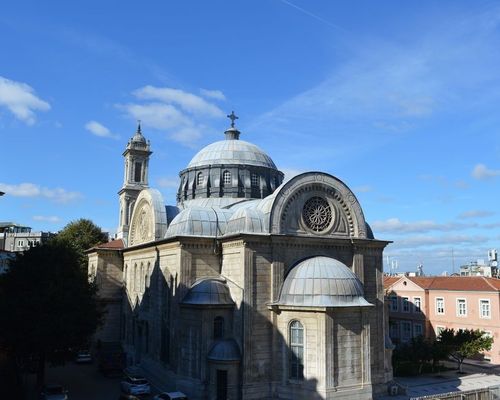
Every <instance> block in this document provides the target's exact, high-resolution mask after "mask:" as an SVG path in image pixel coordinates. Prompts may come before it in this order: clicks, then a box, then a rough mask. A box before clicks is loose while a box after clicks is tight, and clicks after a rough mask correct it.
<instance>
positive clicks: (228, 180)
mask: <svg viewBox="0 0 500 400" xmlns="http://www.w3.org/2000/svg"><path fill="white" fill-rule="evenodd" d="M222 182H224V185H230V184H231V172H229V171H224V173H223V174H222Z"/></svg>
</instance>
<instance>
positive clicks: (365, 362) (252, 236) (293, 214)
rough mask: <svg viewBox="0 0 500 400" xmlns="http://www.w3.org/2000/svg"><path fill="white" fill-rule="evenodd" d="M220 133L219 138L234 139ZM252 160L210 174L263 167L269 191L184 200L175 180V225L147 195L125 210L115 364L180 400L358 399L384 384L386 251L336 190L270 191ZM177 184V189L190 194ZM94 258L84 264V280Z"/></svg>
mask: <svg viewBox="0 0 500 400" xmlns="http://www.w3.org/2000/svg"><path fill="white" fill-rule="evenodd" d="M228 131H230V132H229V134H228V133H227V132H226V140H233V141H237V140H238V139H239V132H238V134H237V135H236V134H234V131H235V129H234V128H232V131H231V129H230V130H228ZM231 145H232V144H231ZM252 146H253V145H252ZM209 147H210V146H207V149H208V148H209ZM223 147H224V146H223V144H220V145H217V146H212V147H211V148H210V149H209V150H210V151H209V152H208V151H207V152H205V153H204V150H202V151H201V152H200V153H198V155H196V156H195V158H194V159H193V161H192V164H194V167H193V168H197V169H196V171H198V170H199V171H214V170H215V169H216V168H213V167H212V166H213V160H211V159H210V157H213V158H214V159H218V160H225V159H224V157H226V158H227V157H228V153H223V154H213V153H214V148H219V149H220V148H223ZM235 148H237V147H235ZM248 149H250V147H248V146H245V151H247V150H248ZM252 151H254V150H252ZM255 151H256V154H250V155H248V154H247V155H245V157H247V156H248V158H249V159H250V160H263V161H262V162H266V163H267V164H266V166H265V167H264V166H255V165H252V164H251V163H252V161H249V163H250V164H249V166H248V165H247V166H245V164H244V162H246V161H244V162H242V161H241V160H242V158H241V157H235V159H234V160H225V164H221V165H222V166H221V171H222V170H225V169H230V168H237V170H238V171H246V170H248V171H252V170H253V168H264V169H265V168H267V171H268V174H267V175H266V176H268V177H276V179H277V180H278V182H277V183H279V184H280V186H279V187H276V186H275V185H274V183H272V182H273V180H272V179H271V180H269V182H267V181H265V180H264V181H265V182H266V184H265V185H264V186H265V190H267V192H265V193H264V191H262V190H259V191H258V192H255V193H253V192H252V191H251V190H250V191H248V192H245V191H244V190H240V188H239V186H238V185H237V184H236V183H235V187H236V188H237V190H236V192H234V193H233V192H231V191H229V192H221V191H220V190H216V191H215V193H214V192H212V191H209V190H205V191H204V192H203V195H200V192H196V190H198V189H196V188H195V189H194V190H195V191H194V192H191V193H195V194H194V195H189V196H188V197H183V193H184V192H183V190H184V189H183V188H184V186H183V184H182V180H181V187H180V192H179V193H180V197H181V198H179V199H178V205H177V208H176V210H177V211H176V212H174V213H173V214H175V213H178V214H177V216H175V215H172V208H170V211H168V210H169V209H168V208H167V209H166V208H165V206H164V203H163V202H162V200H161V195H160V194H159V192H156V191H154V190H153V189H147V188H145V189H143V190H142V191H141V192H140V194H139V195H138V197H137V198H136V199H137V201H136V205H135V207H134V210H133V212H132V218H131V223H130V227H129V236H128V247H126V248H124V249H123V250H120V251H116V256H117V257H118V259H119V261H118V263H119V262H121V266H119V267H117V268H116V269H115V270H114V271H117V272H119V271H121V273H122V275H121V276H117V278H116V281H117V282H123V286H122V290H123V295H122V299H123V302H122V310H121V312H120V315H119V316H117V315H114V317H112V316H111V314H110V318H112V319H113V320H114V321H115V322H116V321H119V322H120V324H121V327H120V330H119V331H120V334H121V336H120V339H121V340H122V342H123V344H124V346H125V348H126V350H127V354H128V362H129V363H130V364H139V365H140V366H141V367H142V368H143V369H144V370H145V371H147V372H148V373H149V374H151V375H153V376H156V377H157V378H158V379H161V380H164V381H165V382H175V383H176V386H177V389H178V390H181V391H183V392H185V393H187V394H188V395H189V398H190V399H191V398H192V399H218V400H219V399H220V400H223V399H273V398H281V399H314V398H318V399H371V398H372V397H373V394H374V393H376V392H379V391H385V390H386V387H385V384H386V381H387V376H390V372H391V371H390V368H391V367H390V362H389V363H387V360H385V345H384V344H385V340H384V339H385V336H386V326H385V321H386V319H385V313H384V288H383V284H382V252H383V249H384V247H385V246H386V245H387V242H384V241H379V240H375V239H374V238H373V235H372V233H371V230H370V229H369V226H368V225H367V224H366V222H365V220H364V215H363V212H362V209H361V207H360V205H359V203H358V201H357V199H356V197H355V195H354V194H353V193H352V192H351V191H350V189H349V188H348V187H347V186H346V185H345V184H344V183H343V182H341V181H340V180H338V179H337V178H335V177H333V176H330V175H328V174H325V173H321V172H310V173H305V174H301V175H299V176H297V177H294V178H292V179H291V180H289V181H288V182H287V183H285V184H281V181H282V177H283V174H282V173H281V172H279V171H278V170H277V169H275V167H273V166H274V164H272V161H271V162H269V161H268V160H267V158H269V157H268V156H267V155H265V153H264V155H262V154H261V153H259V152H261V150H260V149H258V148H257V150H255ZM266 157H267V158H266ZM200 160H203V162H206V163H207V164H206V165H203V163H201V164H200ZM219 163H220V161H219ZM217 168H218V167H217ZM193 171H195V170H193ZM193 173H194V172H193ZM249 173H251V172H249ZM190 174H191V170H190V169H189V168H188V169H186V170H184V171H182V172H181V179H182V178H183V177H184V176H187V177H188V178H187V181H188V182H191V181H193V182H195V181H196V178H195V177H196V175H193V178H191V175H190ZM217 174H219V172H218V173H217ZM236 175H237V176H240V175H241V173H240V172H238V173H237V174H236ZM232 176H234V175H232ZM238 179H239V178H238ZM266 179H267V178H266ZM260 182H263V180H260ZM243 187H244V185H243ZM188 189H189V190H191V188H188ZM235 193H237V195H235ZM264 195H266V196H264ZM262 197H264V198H262ZM141 199H142V200H141ZM169 213H170V217H172V218H170V217H169ZM104 257H106V255H105V254H104V253H102V254H101V253H99V252H98V251H96V252H93V253H92V252H91V253H90V254H89V268H92V265H100V264H99V263H100V262H104V261H103V260H104ZM91 271H92V270H91ZM99 271H101V270H99V269H98V272H99ZM102 271H103V272H104V271H105V270H104V269H102ZM106 271H108V273H109V272H110V270H109V269H108V270H106ZM104 273H106V272H104ZM118 275H119V274H118ZM292 277H294V279H295V281H293V282H292V281H291V279H292ZM299 286H300V287H299ZM115 322H113V323H115ZM111 324H112V323H111V322H110V325H111Z"/></svg>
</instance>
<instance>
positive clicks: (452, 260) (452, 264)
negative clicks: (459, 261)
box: [451, 247, 455, 274]
mask: <svg viewBox="0 0 500 400" xmlns="http://www.w3.org/2000/svg"><path fill="white" fill-rule="evenodd" d="M451 270H452V274H454V273H455V253H454V252H453V247H452V248H451Z"/></svg>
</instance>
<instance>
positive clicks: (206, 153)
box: [187, 140, 277, 169]
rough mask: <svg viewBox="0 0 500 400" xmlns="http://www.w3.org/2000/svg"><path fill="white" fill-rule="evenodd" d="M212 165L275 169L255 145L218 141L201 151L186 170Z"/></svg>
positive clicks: (271, 161)
mask: <svg viewBox="0 0 500 400" xmlns="http://www.w3.org/2000/svg"><path fill="white" fill-rule="evenodd" d="M213 164H225V165H234V164H238V165H253V166H257V167H266V168H272V169H277V168H276V165H275V164H274V162H273V160H272V159H271V157H269V156H268V155H267V154H266V153H264V152H263V151H262V150H261V149H260V148H259V147H257V146H256V145H254V144H252V143H249V142H246V141H244V140H219V141H218V142H215V143H212V144H209V145H208V146H206V147H204V148H203V149H201V150H200V151H199V152H198V153H197V154H196V155H195V156H194V157H193V159H192V160H191V162H190V163H189V164H188V166H187V167H188V168H193V167H201V166H208V165H213Z"/></svg>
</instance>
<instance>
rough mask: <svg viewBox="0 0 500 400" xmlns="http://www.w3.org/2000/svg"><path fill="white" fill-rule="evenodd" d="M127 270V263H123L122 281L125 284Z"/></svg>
mask: <svg viewBox="0 0 500 400" xmlns="http://www.w3.org/2000/svg"><path fill="white" fill-rule="evenodd" d="M127 272H128V264H125V268H124V269H123V283H124V284H125V286H127Z"/></svg>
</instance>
